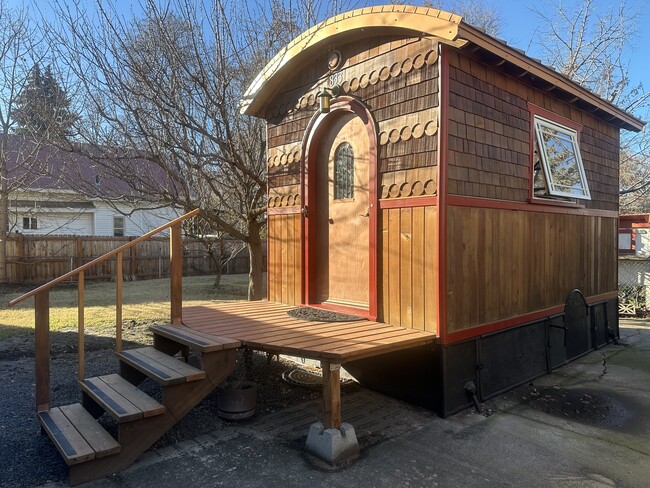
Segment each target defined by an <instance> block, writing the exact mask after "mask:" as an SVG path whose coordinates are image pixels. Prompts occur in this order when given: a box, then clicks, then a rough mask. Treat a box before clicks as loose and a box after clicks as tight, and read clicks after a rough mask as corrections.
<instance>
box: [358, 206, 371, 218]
mask: <svg viewBox="0 0 650 488" xmlns="http://www.w3.org/2000/svg"><path fill="white" fill-rule="evenodd" d="M359 217H370V207H368V208H367V209H366V213H364V214H359Z"/></svg>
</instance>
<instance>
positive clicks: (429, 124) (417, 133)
mask: <svg viewBox="0 0 650 488" xmlns="http://www.w3.org/2000/svg"><path fill="white" fill-rule="evenodd" d="M436 132H438V110H437V109H436V108H429V109H427V110H422V111H420V112H415V113H411V114H406V115H400V116H399V117H394V118H392V119H388V120H384V121H382V122H379V144H380V145H382V146H385V145H386V144H388V143H393V144H395V143H396V142H399V141H408V140H409V139H411V138H412V139H419V138H420V137H422V136H424V135H427V136H433V135H435V134H436Z"/></svg>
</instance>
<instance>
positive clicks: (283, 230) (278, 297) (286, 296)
mask: <svg viewBox="0 0 650 488" xmlns="http://www.w3.org/2000/svg"><path fill="white" fill-rule="evenodd" d="M268 246H269V248H268V253H269V258H268V259H269V261H268V273H269V275H268V276H269V291H268V296H269V301H272V302H279V303H286V304H288V305H299V304H300V293H301V287H302V281H301V275H302V273H301V267H300V254H301V252H300V214H289V215H270V216H269V219H268Z"/></svg>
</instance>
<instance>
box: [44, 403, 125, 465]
mask: <svg viewBox="0 0 650 488" xmlns="http://www.w3.org/2000/svg"><path fill="white" fill-rule="evenodd" d="M38 419H39V421H40V422H41V425H42V426H43V429H44V430H45V431H46V432H47V434H48V435H49V436H50V439H52V442H53V443H54V445H55V446H56V448H57V449H58V451H59V452H60V453H61V456H62V457H63V459H64V460H65V462H66V463H67V464H68V466H70V465H72V464H78V463H83V462H84V461H90V460H91V459H95V458H101V457H104V456H109V455H111V454H116V453H118V452H120V445H119V444H118V443H117V441H116V440H115V439H113V437H111V435H110V434H109V433H108V432H106V431H105V430H104V428H103V427H102V426H101V425H99V424H98V423H97V421H96V420H95V419H94V418H93V417H92V415H90V414H89V413H88V411H87V410H86V409H85V408H84V407H83V406H82V405H81V404H80V403H74V404H72V405H66V406H63V407H54V408H51V409H50V410H47V411H45V412H39V413H38Z"/></svg>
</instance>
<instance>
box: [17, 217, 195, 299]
mask: <svg viewBox="0 0 650 488" xmlns="http://www.w3.org/2000/svg"><path fill="white" fill-rule="evenodd" d="M199 212H200V209H198V208H197V209H194V210H192V211H191V212H188V213H186V214H184V215H181V216H180V217H178V218H176V219H174V220H172V221H171V222H167V223H166V224H165V225H161V226H160V227H157V228H156V229H154V230H152V231H150V232H147V233H146V234H144V235H142V236H140V237H138V238H136V239H133V240H132V241H131V242H127V243H126V244H124V245H122V246H120V247H118V248H116V249H113V250H112V251H109V252H107V253H106V254H104V255H102V256H99V257H98V258H95V259H93V260H92V261H90V262H88V263H86V264H84V265H82V266H79V267H78V268H75V269H73V270H72V271H69V272H68V273H66V274H64V275H61V276H59V277H58V278H55V279H53V280H51V281H48V282H47V283H45V284H44V285H41V286H39V287H38V288H34V289H33V290H32V291H29V292H27V293H25V294H24V295H21V296H19V297H18V298H14V299H13V300H11V301H10V302H9V306H10V307H13V306H14V305H16V304H18V303H20V302H22V301H23V300H27V299H28V298H31V297H33V296H35V295H37V294H39V293H41V292H44V291H47V290H49V289H50V288H52V287H53V286H54V285H57V284H59V283H61V282H63V281H66V280H68V279H70V278H72V277H73V276H75V275H78V274H79V273H80V272H82V271H85V270H86V269H88V268H91V267H93V266H95V265H96V264H100V263H103V262H104V261H107V260H108V259H110V258H112V257H113V256H115V255H116V254H118V253H121V252H123V251H125V250H126V249H129V248H131V247H133V246H135V245H136V244H138V243H139V242H142V241H145V240H147V239H149V238H150V237H152V236H155V235H156V234H159V233H160V232H162V231H164V230H165V229H168V228H170V227H172V226H174V225H176V224H180V223H181V222H182V221H183V220H186V219H189V218H190V217H194V216H195V215H197V214H198V213H199Z"/></svg>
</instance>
